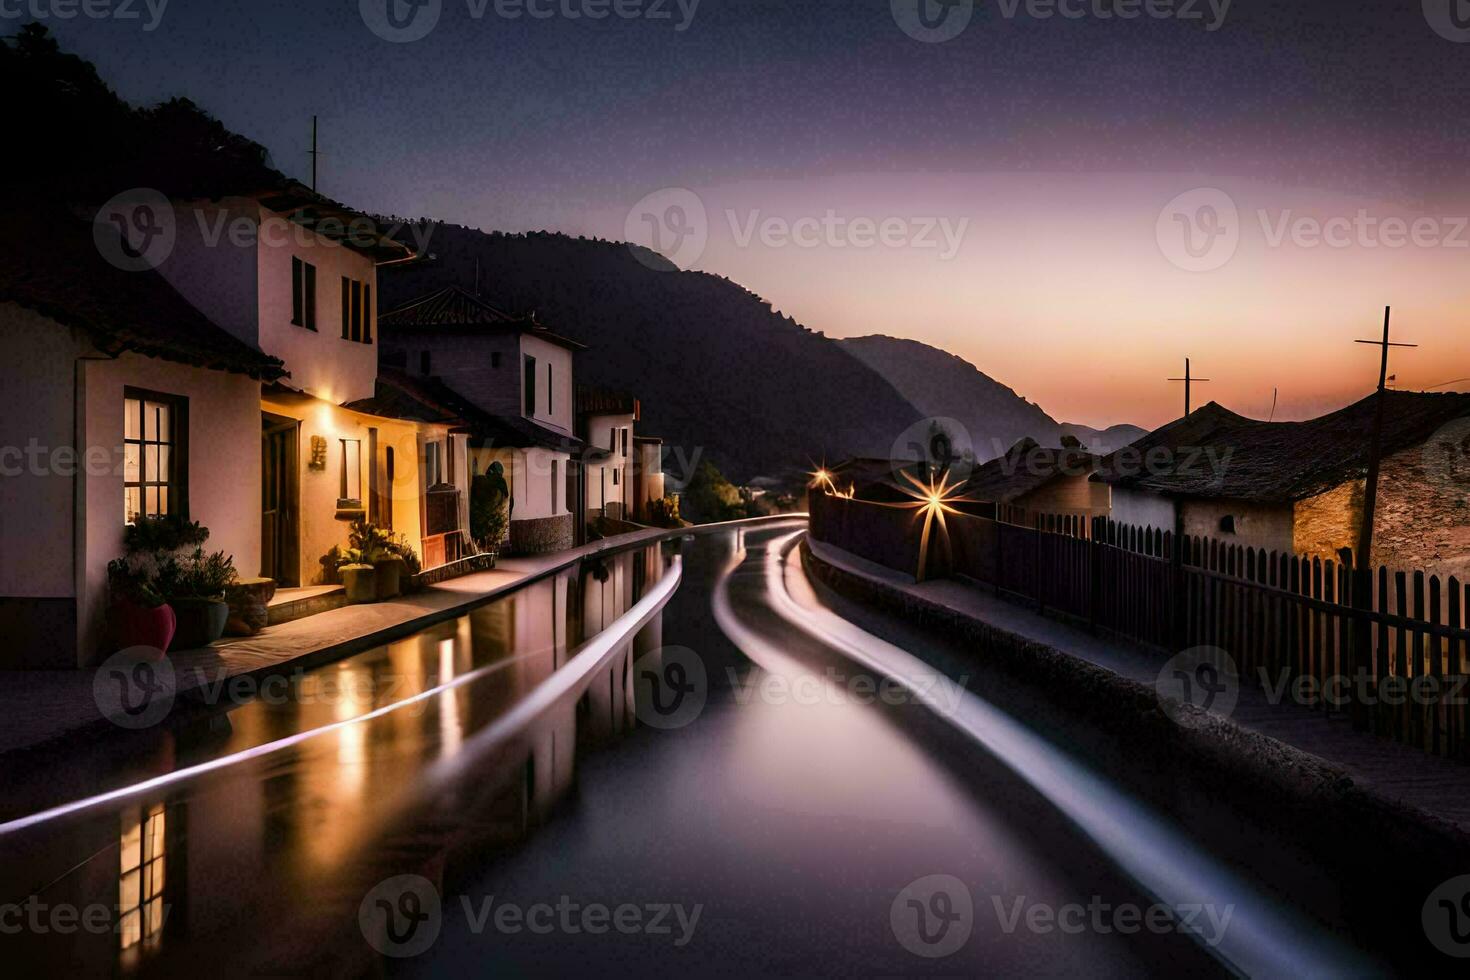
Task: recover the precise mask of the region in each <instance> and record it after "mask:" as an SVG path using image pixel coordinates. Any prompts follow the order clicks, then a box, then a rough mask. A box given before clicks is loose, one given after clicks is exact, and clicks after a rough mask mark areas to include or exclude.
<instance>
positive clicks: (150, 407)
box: [123, 388, 189, 524]
mask: <svg viewBox="0 0 1470 980" xmlns="http://www.w3.org/2000/svg"><path fill="white" fill-rule="evenodd" d="M187 411H188V400H187V399H184V398H177V397H174V396H171V395H160V394H158V393H156V392H145V391H138V390H135V389H132V388H125V389H124V390H123V521H124V522H125V523H128V524H132V523H133V522H135V521H136V520H137V519H138V517H139V516H140V515H143V516H147V517H162V516H165V515H168V514H178V515H181V516H185V517H187V516H188V508H187V506H186V501H185V493H184V483H185V476H186V475H187V474H188V472H189V468H188V464H187V461H186V460H185V458H184V445H183V438H182V436H183V434H184V433H185V432H186V431H187V426H186V425H185V418H186V415H187Z"/></svg>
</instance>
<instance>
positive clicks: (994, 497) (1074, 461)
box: [964, 439, 1099, 504]
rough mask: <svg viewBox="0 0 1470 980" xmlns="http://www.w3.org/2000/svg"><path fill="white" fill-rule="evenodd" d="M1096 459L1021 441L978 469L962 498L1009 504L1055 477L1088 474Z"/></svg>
mask: <svg viewBox="0 0 1470 980" xmlns="http://www.w3.org/2000/svg"><path fill="white" fill-rule="evenodd" d="M1098 459H1099V457H1097V456H1094V455H1092V454H1091V453H1089V452H1087V451H1086V450H1085V449H1051V448H1047V447H1044V446H1042V445H1040V444H1039V443H1037V442H1036V440H1034V439H1022V440H1021V441H1020V442H1018V443H1016V444H1015V445H1014V446H1012V447H1011V448H1010V449H1008V450H1007V451H1006V454H1005V455H1004V456H1000V457H998V458H996V459H992V460H991V461H990V462H988V463H986V464H984V465H983V466H980V467H978V468H977V469H976V470H975V471H974V473H972V474H971V475H970V479H969V481H968V482H967V483H966V484H965V488H964V496H966V497H968V498H969V499H971V500H984V501H989V502H991V503H998V504H1007V503H1011V502H1013V501H1015V500H1016V499H1017V498H1019V497H1023V496H1025V495H1026V494H1028V493H1031V492H1032V491H1033V490H1039V489H1040V488H1041V487H1044V486H1045V485H1046V484H1048V483H1050V482H1051V481H1052V480H1055V479H1056V478H1057V477H1060V476H1065V475H1074V476H1087V475H1089V474H1091V473H1092V471H1093V470H1094V469H1095V468H1096V467H1097V464H1098Z"/></svg>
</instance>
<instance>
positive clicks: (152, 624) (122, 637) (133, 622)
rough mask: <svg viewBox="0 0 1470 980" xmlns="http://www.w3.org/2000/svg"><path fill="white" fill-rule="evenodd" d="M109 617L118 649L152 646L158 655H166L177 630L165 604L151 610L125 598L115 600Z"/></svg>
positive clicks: (171, 612)
mask: <svg viewBox="0 0 1470 980" xmlns="http://www.w3.org/2000/svg"><path fill="white" fill-rule="evenodd" d="M109 618H110V619H111V621H112V638H113V641H114V642H115V643H116V644H117V646H118V649H120V650H122V649H126V648H128V647H153V648H154V649H156V650H158V651H159V654H160V656H161V655H162V654H164V653H167V652H168V645H169V644H170V643H172V642H173V639H174V630H176V629H177V628H178V620H177V619H176V618H175V616H174V611H173V609H172V607H170V606H169V605H168V603H164V604H163V605H161V606H152V607H150V606H140V605H138V603H136V602H132V601H131V600H128V599H116V600H114V601H113V603H112V610H111V615H110V617H109Z"/></svg>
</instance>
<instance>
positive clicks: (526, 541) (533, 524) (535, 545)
mask: <svg viewBox="0 0 1470 980" xmlns="http://www.w3.org/2000/svg"><path fill="white" fill-rule="evenodd" d="M571 546H572V515H571V514H558V515H557V516H555V517H535V518H531V519H529V520H524V521H511V522H510V553H511V554H513V555H539V554H544V553H545V552H548V551H565V550H566V549H567V548H570V547H571Z"/></svg>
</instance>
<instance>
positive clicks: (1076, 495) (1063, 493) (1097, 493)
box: [1013, 475, 1112, 517]
mask: <svg viewBox="0 0 1470 980" xmlns="http://www.w3.org/2000/svg"><path fill="white" fill-rule="evenodd" d="M1111 489H1112V488H1111V487H1109V486H1108V485H1107V484H1106V483H1101V482H1096V481H1093V480H1090V479H1088V477H1087V476H1085V475H1083V476H1060V477H1057V478H1056V479H1054V480H1052V481H1051V482H1050V483H1047V484H1046V485H1045V486H1042V487H1038V488H1037V489H1036V490H1033V491H1032V492H1031V493H1028V494H1023V495H1022V496H1020V497H1018V498H1017V499H1016V500H1015V501H1013V503H1014V504H1016V505H1017V506H1020V507H1024V508H1026V509H1027V510H1029V511H1032V512H1034V513H1039V514H1075V513H1079V512H1082V513H1086V514H1089V515H1092V516H1098V517H1106V516H1107V515H1108V512H1109V509H1110V507H1109V504H1110V500H1111V493H1110V491H1111Z"/></svg>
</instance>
